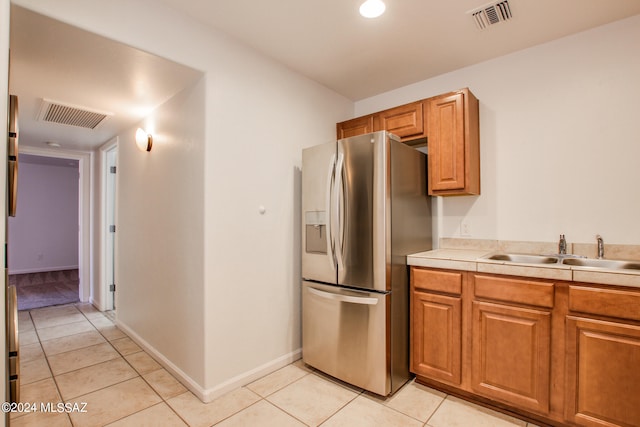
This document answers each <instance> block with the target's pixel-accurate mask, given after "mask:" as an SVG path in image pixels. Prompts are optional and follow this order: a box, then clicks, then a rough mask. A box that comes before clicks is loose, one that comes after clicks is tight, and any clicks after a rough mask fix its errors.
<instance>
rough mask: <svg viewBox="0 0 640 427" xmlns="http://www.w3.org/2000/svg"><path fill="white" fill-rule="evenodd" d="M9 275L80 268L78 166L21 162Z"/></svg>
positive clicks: (11, 227) (10, 239) (11, 220)
mask: <svg viewBox="0 0 640 427" xmlns="http://www.w3.org/2000/svg"><path fill="white" fill-rule="evenodd" d="M16 213H17V215H16V216H15V217H10V218H9V230H8V231H9V241H10V242H11V244H10V245H9V274H21V273H33V272H39V271H56V270H68V269H73V268H78V166H77V164H75V165H74V166H57V165H44V164H37V163H27V162H26V161H22V162H20V167H19V168H18V207H17V212H16Z"/></svg>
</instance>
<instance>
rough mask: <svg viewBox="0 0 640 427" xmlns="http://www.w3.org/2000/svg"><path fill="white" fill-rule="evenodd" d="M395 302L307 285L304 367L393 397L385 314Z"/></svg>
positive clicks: (385, 296) (383, 296)
mask: <svg viewBox="0 0 640 427" xmlns="http://www.w3.org/2000/svg"><path fill="white" fill-rule="evenodd" d="M390 298H391V295H390V294H380V293H372V292H364V291H352V290H348V289H345V288H340V287H337V286H328V285H322V284H318V283H313V282H306V281H304V282H303V284H302V358H303V360H304V362H305V363H307V364H309V365H311V366H313V367H315V368H317V369H319V370H321V371H323V372H325V373H327V374H329V375H332V376H334V377H336V378H339V379H341V380H343V381H345V382H348V383H350V384H353V385H355V386H357V387H362V388H364V389H365V390H369V391H371V392H374V393H377V394H380V395H382V396H386V395H387V394H389V393H390V392H391V379H390V362H389V360H388V358H387V354H388V353H389V352H388V351H387V343H388V342H389V339H388V337H389V336H388V330H389V325H388V323H389V322H388V321H387V317H386V313H387V312H388V307H389V303H390Z"/></svg>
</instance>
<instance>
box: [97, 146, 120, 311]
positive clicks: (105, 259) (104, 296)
mask: <svg viewBox="0 0 640 427" xmlns="http://www.w3.org/2000/svg"><path fill="white" fill-rule="evenodd" d="M117 149H118V137H115V138H113V139H112V140H111V141H109V142H107V143H106V144H104V145H103V146H101V147H100V170H101V171H102V173H101V178H100V182H101V186H100V187H101V188H100V197H101V199H100V200H101V203H100V206H101V211H102V212H101V215H100V230H101V231H100V240H101V252H102V257H101V260H102V262H101V268H100V270H101V274H100V284H99V288H98V289H99V292H100V304H99V307H98V308H99V309H100V310H113V309H114V306H113V299H112V298H109V297H110V295H109V292H110V291H109V285H111V283H110V280H109V271H108V268H109V266H111V265H112V264H111V263H113V262H115V254H114V255H113V259H112V260H111V261H109V256H110V255H109V245H108V242H109V238H110V235H109V234H110V232H109V226H110V225H112V224H109V223H108V216H107V208H108V206H109V201H108V197H109V194H108V190H107V179H108V177H109V163H108V160H109V158H108V156H109V153H111V152H113V150H117ZM117 163H118V160H117V152H116V165H117ZM116 187H117V175H116ZM115 192H116V195H117V188H116V190H115ZM116 197H117V196H116ZM114 202H115V200H114V201H112V203H114ZM114 252H115V243H114ZM112 253H113V252H112ZM114 283H115V272H114Z"/></svg>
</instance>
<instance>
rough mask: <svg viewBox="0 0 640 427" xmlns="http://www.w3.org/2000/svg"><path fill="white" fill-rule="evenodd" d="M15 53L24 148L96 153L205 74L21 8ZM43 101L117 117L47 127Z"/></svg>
mask: <svg viewBox="0 0 640 427" xmlns="http://www.w3.org/2000/svg"><path fill="white" fill-rule="evenodd" d="M10 47H11V50H10V57H11V59H10V76H9V92H10V93H11V94H14V95H17V96H18V101H19V112H20V116H19V117H20V124H19V126H20V129H19V138H20V145H29V146H35V147H46V143H47V142H54V143H57V144H59V145H60V146H61V147H62V148H65V149H76V150H87V149H95V148H97V147H98V146H100V145H102V144H103V143H105V142H107V141H109V140H111V139H112V138H113V137H114V136H116V135H118V134H119V133H121V132H122V131H124V130H126V129H129V128H131V127H133V126H135V124H136V123H138V122H140V121H141V120H142V119H143V118H145V117H146V116H148V115H149V113H150V112H151V111H153V110H154V109H155V108H157V107H158V106H160V105H162V104H163V103H164V102H166V101H167V100H169V99H171V98H172V97H173V96H174V95H175V94H176V93H178V92H179V91H181V90H182V89H184V88H185V87H186V86H188V85H190V84H192V83H193V82H195V81H196V80H197V79H199V78H200V76H202V73H200V72H198V71H196V70H193V69H191V68H189V67H185V66H183V65H180V64H177V63H175V62H172V61H169V60H166V59H164V58H160V57H157V56H154V55H151V54H149V53H146V52H143V51H140V50H138V49H134V48H132V47H130V46H126V45H124V44H122V43H117V42H115V41H113V40H110V39H107V38H104V37H101V36H98V35H96V34H93V33H90V32H87V31H84V30H81V29H79V28H76V27H73V26H70V25H67V24H64V23H62V22H59V21H56V20H53V19H50V18H48V17H45V16H42V15H39V14H37V13H34V12H32V11H29V10H27V9H24V8H21V7H18V6H15V5H13V6H12V7H11V45H10ZM43 99H47V100H52V101H56V102H57V103H61V104H65V105H71V106H73V107H80V109H83V110H85V109H86V110H92V111H99V112H105V113H110V114H111V115H110V116H109V117H108V118H107V119H106V120H104V121H103V122H102V123H101V124H100V125H98V126H97V127H96V128H94V129H88V128H84V127H78V126H70V125H65V124H59V123H49V122H45V121H40V120H38V119H37V117H38V114H39V112H40V109H41V106H42V104H43Z"/></svg>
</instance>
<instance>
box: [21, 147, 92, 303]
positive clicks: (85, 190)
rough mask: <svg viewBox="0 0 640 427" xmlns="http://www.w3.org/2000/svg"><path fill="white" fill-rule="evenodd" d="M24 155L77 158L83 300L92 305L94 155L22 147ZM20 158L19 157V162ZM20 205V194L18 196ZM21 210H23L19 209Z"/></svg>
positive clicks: (79, 246)
mask: <svg viewBox="0 0 640 427" xmlns="http://www.w3.org/2000/svg"><path fill="white" fill-rule="evenodd" d="M20 153H21V154H31V155H34V156H43V157H55V158H58V159H73V160H77V161H78V172H79V174H80V176H79V181H78V277H79V278H80V288H79V297H80V301H82V302H88V301H90V300H91V299H92V298H91V290H92V289H93V274H92V272H93V267H94V266H93V259H94V258H93V239H92V236H93V223H92V221H91V218H92V211H93V191H91V188H92V181H93V180H92V178H91V170H92V164H93V153H92V152H89V151H75V150H65V149H55V150H54V149H47V148H38V147H31V146H28V145H21V146H20ZM19 161H20V159H19V158H18V162H19ZM18 204H20V194H18ZM18 209H19V208H18Z"/></svg>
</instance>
